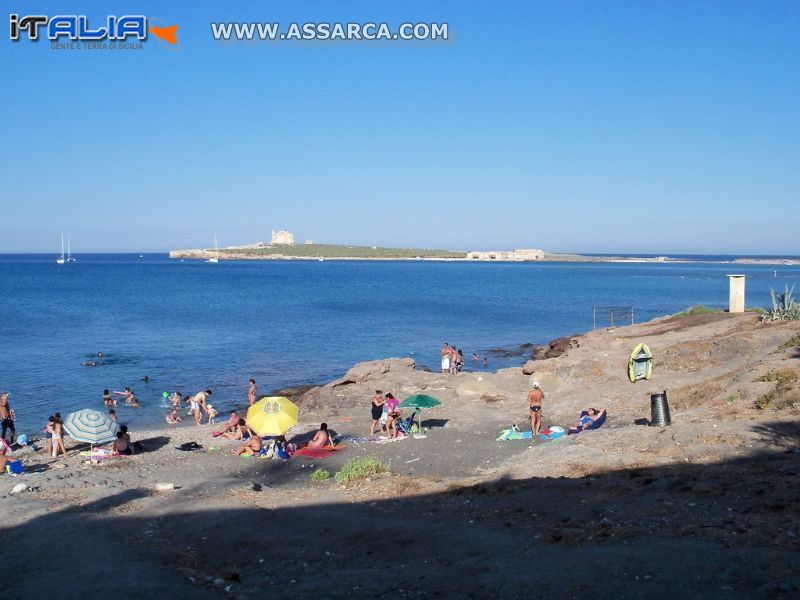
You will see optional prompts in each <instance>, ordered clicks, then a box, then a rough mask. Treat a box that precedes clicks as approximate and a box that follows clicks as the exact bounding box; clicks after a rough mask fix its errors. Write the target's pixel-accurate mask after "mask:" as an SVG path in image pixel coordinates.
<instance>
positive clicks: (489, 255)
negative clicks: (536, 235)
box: [467, 248, 544, 262]
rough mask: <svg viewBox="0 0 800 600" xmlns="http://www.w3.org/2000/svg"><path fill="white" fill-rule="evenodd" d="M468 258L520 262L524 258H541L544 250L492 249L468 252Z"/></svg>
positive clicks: (524, 259)
mask: <svg viewBox="0 0 800 600" xmlns="http://www.w3.org/2000/svg"><path fill="white" fill-rule="evenodd" d="M467 258H468V259H469V260H499V261H508V262H522V261H526V260H542V259H543V258H544V250H539V249H536V248H521V249H518V250H492V251H489V252H470V253H469V254H467Z"/></svg>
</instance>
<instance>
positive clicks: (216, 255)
mask: <svg viewBox="0 0 800 600" xmlns="http://www.w3.org/2000/svg"><path fill="white" fill-rule="evenodd" d="M206 262H208V263H218V262H219V248H218V247H217V234H216V233H215V234H214V256H212V257H211V258H209V259H208V260H207V261H206Z"/></svg>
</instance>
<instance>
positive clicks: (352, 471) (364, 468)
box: [336, 456, 389, 485]
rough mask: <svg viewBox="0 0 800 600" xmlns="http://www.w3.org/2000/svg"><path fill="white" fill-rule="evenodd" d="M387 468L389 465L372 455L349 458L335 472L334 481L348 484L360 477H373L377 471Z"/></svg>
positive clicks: (382, 471) (383, 471)
mask: <svg viewBox="0 0 800 600" xmlns="http://www.w3.org/2000/svg"><path fill="white" fill-rule="evenodd" d="M388 470H389V465H387V464H385V463H382V462H381V461H379V460H378V459H377V458H375V457H374V456H363V457H359V458H351V459H350V460H348V461H347V462H346V463H345V464H344V466H343V467H342V468H341V469H340V470H339V472H338V473H336V483H338V484H339V485H349V484H351V483H353V482H354V481H358V480H360V479H366V478H368V477H373V476H374V475H377V474H379V473H386V472H387V471H388Z"/></svg>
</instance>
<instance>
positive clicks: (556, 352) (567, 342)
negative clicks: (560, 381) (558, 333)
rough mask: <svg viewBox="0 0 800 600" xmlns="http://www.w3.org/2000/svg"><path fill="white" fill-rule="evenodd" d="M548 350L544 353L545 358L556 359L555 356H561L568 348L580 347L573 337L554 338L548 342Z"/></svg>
mask: <svg viewBox="0 0 800 600" xmlns="http://www.w3.org/2000/svg"><path fill="white" fill-rule="evenodd" d="M548 345H549V348H548V349H547V351H546V352H545V353H544V357H545V358H556V357H557V356H561V355H562V354H564V352H566V351H567V350H569V349H570V348H578V347H580V342H579V341H578V340H577V339H576V338H574V337H564V338H556V339H554V340H550V343H549V344H548Z"/></svg>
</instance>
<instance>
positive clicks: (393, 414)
mask: <svg viewBox="0 0 800 600" xmlns="http://www.w3.org/2000/svg"><path fill="white" fill-rule="evenodd" d="M399 404H400V401H399V400H398V399H397V398H395V397H394V396H393V395H392V394H386V433H387V434H389V437H397V419H398V418H399V417H400V409H399V408H398V405H399Z"/></svg>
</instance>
